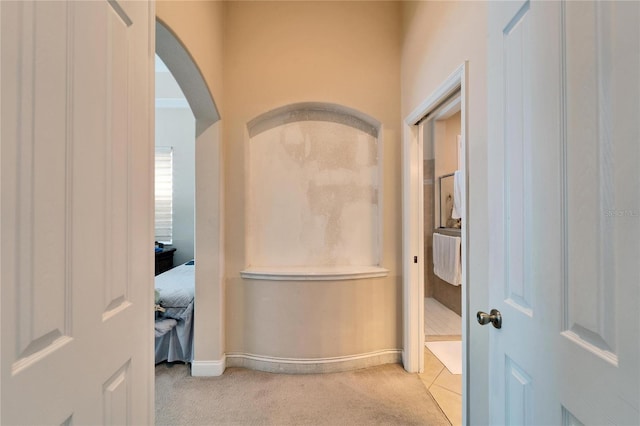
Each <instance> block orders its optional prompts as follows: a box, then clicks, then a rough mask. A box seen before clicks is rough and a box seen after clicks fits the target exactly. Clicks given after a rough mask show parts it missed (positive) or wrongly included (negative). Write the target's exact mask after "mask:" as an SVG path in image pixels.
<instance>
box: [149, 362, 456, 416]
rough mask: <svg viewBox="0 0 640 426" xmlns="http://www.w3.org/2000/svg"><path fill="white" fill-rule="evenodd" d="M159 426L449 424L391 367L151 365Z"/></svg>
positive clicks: (412, 377) (416, 383) (414, 381)
mask: <svg viewBox="0 0 640 426" xmlns="http://www.w3.org/2000/svg"><path fill="white" fill-rule="evenodd" d="M156 424H158V425H449V424H450V423H449V422H448V421H447V418H446V417H445V416H444V414H443V413H442V411H441V410H440V408H439V407H438V405H437V404H436V403H435V401H434V400H433V398H432V397H431V395H430V394H429V393H428V391H427V389H426V388H425V386H424V385H423V383H422V382H421V380H420V378H419V377H418V375H416V374H409V373H407V372H406V371H404V370H403V369H402V367H401V366H400V365H397V364H388V365H382V366H378V367H372V368H367V369H362V370H356V371H350V372H345V373H333V374H308V375H288V374H271V373H263V372H260V371H252V370H247V369H243V368H228V369H227V370H226V371H225V373H224V374H223V375H222V376H220V377H190V376H189V370H188V367H187V366H185V365H182V364H175V365H169V364H160V365H158V366H156Z"/></svg>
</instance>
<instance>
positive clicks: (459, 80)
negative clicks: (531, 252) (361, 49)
mask: <svg viewBox="0 0 640 426" xmlns="http://www.w3.org/2000/svg"><path fill="white" fill-rule="evenodd" d="M467 82H468V64H467V62H465V63H463V64H461V65H460V66H459V67H458V68H457V69H456V70H455V71H454V72H453V73H452V74H451V75H449V77H447V79H446V80H445V81H444V82H443V83H442V84H441V85H440V86H439V87H438V88H437V89H436V90H435V91H434V92H433V93H432V94H431V95H430V96H429V97H427V98H426V99H425V100H424V101H423V102H422V103H421V104H420V105H419V106H418V107H417V108H416V109H414V110H413V111H412V112H411V114H409V115H408V116H407V117H406V119H405V120H404V121H405V126H403V147H402V153H403V158H402V161H403V174H402V225H403V226H402V248H403V254H402V262H403V263H402V266H403V293H404V301H403V303H404V310H403V311H404V318H403V320H404V321H403V323H404V326H403V327H404V328H403V331H404V342H403V344H404V353H403V359H404V366H405V369H406V370H407V371H409V372H419V371H423V369H424V285H423V278H422V277H424V260H423V259H424V233H423V227H424V223H423V222H424V221H423V217H424V211H423V204H422V197H423V190H422V183H423V181H424V176H423V170H422V159H423V155H422V154H423V152H422V151H423V142H422V134H421V132H420V131H419V127H418V126H416V125H417V124H418V123H419V122H420V120H421V119H422V118H424V117H425V116H426V115H427V114H428V113H430V112H431V111H433V110H434V109H435V108H437V107H438V105H439V104H441V103H442V102H443V101H444V100H445V99H447V98H448V97H449V96H450V95H452V94H453V93H455V92H456V91H458V90H459V91H460V97H461V100H460V102H461V121H462V123H461V124H462V129H461V130H462V138H463V144H462V150H463V153H462V158H463V159H464V168H463V170H464V175H463V176H464V182H465V198H464V200H463V206H462V210H463V214H462V217H463V218H465V219H466V220H464V221H463V226H462V241H463V247H462V250H463V253H462V343H463V345H462V356H463V360H464V361H465V362H463V365H462V374H463V378H464V380H463V382H462V423H463V424H467V423H468V413H467V411H468V395H467V393H468V389H469V386H468V378H469V376H468V365H469V358H468V356H469V355H468V354H469V351H468V347H467V345H468V344H469V336H468V327H467V322H468V318H469V312H468V310H469V303H468V300H467V299H468V295H467V267H468V263H467V256H468V237H467V234H468V224H469V221H468V217H469V215H468V209H467V206H468V202H467V200H468V196H469V195H468V191H467V188H468V187H469V185H468V173H467V171H468V152H467V145H468V134H467V130H468V114H467V108H468V83H467ZM414 256H418V259H419V262H418V263H417V264H415V263H413V258H414Z"/></svg>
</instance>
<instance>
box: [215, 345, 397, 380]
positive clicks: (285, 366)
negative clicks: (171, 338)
mask: <svg viewBox="0 0 640 426" xmlns="http://www.w3.org/2000/svg"><path fill="white" fill-rule="evenodd" d="M401 354H402V351H401V350H400V349H387V350H381V351H375V352H368V353H363V354H357V355H349V356H340V357H328V358H279V357H271V356H265V355H256V354H250V353H242V352H232V353H228V354H227V365H228V366H229V367H243V368H249V369H252V370H258V371H266V372H269V373H284V374H317V373H337V372H341V371H349V370H356V369H360V368H367V367H373V366H376V365H383V364H397V363H399V362H400V360H401Z"/></svg>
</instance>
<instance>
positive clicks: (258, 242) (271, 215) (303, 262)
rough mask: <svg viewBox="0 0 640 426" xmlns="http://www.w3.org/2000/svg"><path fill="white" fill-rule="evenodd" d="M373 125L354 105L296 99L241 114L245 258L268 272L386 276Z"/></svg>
mask: <svg viewBox="0 0 640 426" xmlns="http://www.w3.org/2000/svg"><path fill="white" fill-rule="evenodd" d="M380 128H381V124H380V122H379V121H377V120H375V119H374V118H372V117H369V116H368V115H366V114H364V113H362V112H359V111H356V110H354V109H351V108H348V107H345V106H342V105H337V104H330V103H319V102H305V103H296V104H291V105H286V106H283V107H280V108H277V109H274V110H272V111H268V112H266V113H264V114H261V115H260V116H258V117H256V118H254V119H253V120H251V121H250V122H249V123H247V130H248V134H249V155H248V161H247V170H246V173H247V175H248V187H247V198H248V207H249V208H248V230H247V250H248V253H247V259H248V262H249V265H248V267H247V268H246V269H245V270H244V271H242V274H241V275H242V276H243V277H245V278H253V279H269V280H336V279H356V278H370V277H379V276H385V275H387V274H388V270H386V269H384V268H382V267H381V265H380V248H381V246H382V244H381V235H382V232H381V223H382V221H381V206H382V202H381V191H380V181H381V179H380V164H381V158H380V157H381V152H382V150H381V140H380V138H379V135H380V133H381V132H380Z"/></svg>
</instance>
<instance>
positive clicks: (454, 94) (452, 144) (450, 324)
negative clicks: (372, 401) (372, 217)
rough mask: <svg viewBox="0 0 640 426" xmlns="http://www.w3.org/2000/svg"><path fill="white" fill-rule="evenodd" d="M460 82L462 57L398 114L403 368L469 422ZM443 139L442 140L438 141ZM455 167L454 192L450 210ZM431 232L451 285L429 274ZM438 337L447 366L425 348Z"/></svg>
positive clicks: (464, 72) (464, 121)
mask: <svg viewBox="0 0 640 426" xmlns="http://www.w3.org/2000/svg"><path fill="white" fill-rule="evenodd" d="M467 82H468V64H467V63H466V62H465V63H463V64H461V65H460V66H459V67H458V68H457V69H456V70H454V71H453V73H452V74H451V75H449V77H448V78H447V79H446V80H444V81H443V83H442V84H440V86H439V87H438V88H437V89H436V90H435V91H434V92H433V93H432V94H431V95H430V96H429V97H428V98H426V99H425V100H424V101H423V102H422V103H420V105H418V106H417V107H416V109H415V110H414V111H413V112H412V113H411V114H409V115H408V116H407V117H406V118H405V124H406V128H405V132H406V133H405V135H406V136H405V138H404V142H403V164H404V167H403V177H404V179H403V224H404V226H403V253H404V255H403V257H404V259H403V260H404V267H403V274H404V279H403V282H404V285H403V288H404V291H405V300H404V306H405V313H404V316H405V328H404V331H405V336H406V339H405V345H404V357H403V362H404V365H405V369H407V371H409V372H417V373H420V378H421V379H422V381H423V383H424V384H425V387H426V388H427V389H428V390H429V391H430V392H431V394H432V395H433V396H434V399H436V400H437V401H438V402H439V403H441V404H442V405H441V408H443V411H444V412H445V413H446V414H447V415H448V417H449V419H450V420H451V423H452V424H466V423H468V405H469V404H468V401H469V382H470V381H469V378H470V376H471V375H470V370H469V365H470V364H473V363H472V362H471V361H472V360H471V358H470V357H469V356H468V354H469V326H468V325H469V318H470V316H469V309H470V308H469V300H468V298H469V296H468V295H469V292H468V286H467V279H468V274H467V265H468V262H467V261H468V259H467V255H468V241H469V239H468V231H469V223H468V220H465V218H466V217H468V216H467V215H468V203H467V200H468V196H469V194H468V192H467V188H468V185H467V176H468V168H469V164H468V161H467V152H468V147H467V128H468V114H467V105H468V101H467V100H468V92H467V91H468V83H467ZM458 135H460V137H459V138H458ZM440 138H442V140H439V139H440ZM442 141H445V142H446V141H449V143H448V144H445V145H444V146H441V145H442V143H443V142H442ZM446 152H449V154H446V155H445V154H444V153H446ZM445 157H446V158H445ZM437 158H440V160H439V161H438V160H437ZM456 171H457V172H458V173H457V175H458V176H457V180H458V190H459V192H460V193H459V194H458V197H457V201H458V206H457V208H456V212H457V214H456V215H454V214H453V210H454V203H453V201H454V200H455V199H454V190H455V185H453V182H454V180H455V179H456ZM454 216H456V217H454ZM457 216H459V217H457ZM434 235H438V237H437V241H436V243H443V242H444V243H448V244H449V249H450V250H451V251H450V253H451V255H450V258H449V260H450V261H451V262H452V264H454V265H457V268H452V269H450V270H449V271H448V273H447V272H446V271H444V272H443V271H442V270H440V271H438V274H439V278H440V279H442V280H444V279H445V278H447V277H448V280H449V281H452V282H453V284H450V283H447V282H445V283H441V282H439V281H436V280H435V278H433V276H434V275H438V274H436V271H435V270H434V257H433V254H434V250H433V248H434ZM452 244H453V246H452ZM439 253H441V252H439ZM440 266H441V267H442V266H443V265H440ZM444 281H447V280H444ZM434 282H437V283H438V284H434ZM425 296H429V297H425ZM434 302H435V303H434ZM456 311H457V312H456ZM443 318H447V319H444V320H443ZM439 342H453V343H452V344H449V346H455V348H454V349H453V350H449V351H446V352H449V353H453V354H454V355H453V356H452V357H450V358H453V359H454V360H455V365H456V366H455V367H454V366H451V365H450V367H451V368H447V367H446V366H445V364H446V363H445V362H443V361H442V360H440V359H438V357H437V356H436V355H434V351H436V352H438V351H437V350H435V349H433V350H429V349H428V348H427V345H429V344H432V343H436V345H431V346H438V345H437V343H439ZM458 354H459V355H458ZM441 356H442V357H444V356H443V355H441ZM452 370H453V372H452ZM438 378H440V380H437V379H438Z"/></svg>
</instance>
